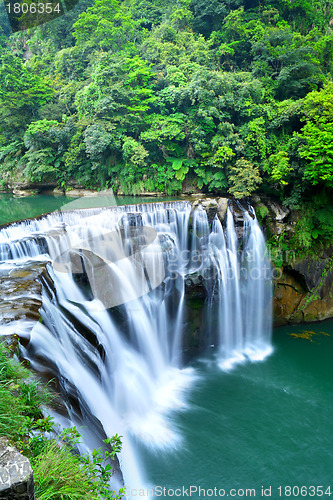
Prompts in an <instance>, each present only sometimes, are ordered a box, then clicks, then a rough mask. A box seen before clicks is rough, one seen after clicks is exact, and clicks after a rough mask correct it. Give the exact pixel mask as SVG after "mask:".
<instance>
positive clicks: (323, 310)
mask: <svg viewBox="0 0 333 500" xmlns="http://www.w3.org/2000/svg"><path fill="white" fill-rule="evenodd" d="M274 288H275V291H274V298H273V311H274V321H275V325H277V326H278V325H284V324H288V323H301V322H303V321H309V322H311V321H321V320H323V319H328V318H331V317H333V269H332V261H331V259H330V258H329V257H327V258H323V259H317V260H314V259H303V260H298V261H296V262H294V263H291V264H289V265H288V266H285V267H284V268H282V270H281V273H280V276H279V277H278V279H277V280H276V281H275V287H274Z"/></svg>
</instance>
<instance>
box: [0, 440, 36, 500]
mask: <svg viewBox="0 0 333 500" xmlns="http://www.w3.org/2000/svg"><path fill="white" fill-rule="evenodd" d="M5 499H6V500H34V499H35V493H34V480H33V475H32V468H31V465H30V462H29V460H28V459H27V458H26V457H24V456H23V455H21V454H20V453H19V452H18V450H17V449H16V448H14V447H13V446H11V445H10V444H9V442H8V441H7V440H6V439H4V438H0V500H5Z"/></svg>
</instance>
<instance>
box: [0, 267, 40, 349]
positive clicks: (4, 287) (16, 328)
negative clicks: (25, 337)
mask: <svg viewBox="0 0 333 500" xmlns="http://www.w3.org/2000/svg"><path fill="white" fill-rule="evenodd" d="M44 275H45V276H44ZM46 276H47V271H46V263H45V262H40V263H38V262H37V263H36V262H34V263H30V264H25V265H24V266H17V267H14V268H12V269H10V270H9V271H8V273H7V274H2V275H1V276H0V328H1V333H4V339H3V340H4V341H5V343H6V344H7V346H8V347H9V349H10V350H12V351H14V350H15V348H16V346H17V342H18V338H17V335H18V334H19V332H20V326H21V325H22V323H24V324H26V325H29V328H28V329H27V331H28V330H30V329H31V328H32V327H33V325H34V322H35V321H38V320H39V318H40V314H39V310H40V308H41V307H42V297H41V294H42V285H41V282H40V280H41V279H42V277H44V278H45V277H46ZM7 327H9V328H8V329H7Z"/></svg>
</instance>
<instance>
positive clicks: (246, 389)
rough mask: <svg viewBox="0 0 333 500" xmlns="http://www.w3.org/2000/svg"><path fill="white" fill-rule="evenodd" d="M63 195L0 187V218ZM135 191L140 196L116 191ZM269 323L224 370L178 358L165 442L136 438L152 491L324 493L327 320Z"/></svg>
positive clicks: (331, 406) (332, 438) (332, 430)
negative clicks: (269, 332)
mask: <svg viewBox="0 0 333 500" xmlns="http://www.w3.org/2000/svg"><path fill="white" fill-rule="evenodd" d="M68 201H69V200H68V199H67V198H65V197H46V196H35V197H32V198H13V197H11V196H9V195H3V196H1V197H0V223H2V224H4V223H6V222H10V221H13V220H18V219H22V218H29V217H35V216H37V215H39V214H41V213H45V212H50V211H53V210H57V209H58V208H60V207H61V206H62V205H63V204H64V203H65V202H68ZM138 201H140V202H141V201H146V200H141V199H138V198H135V199H132V200H131V199H126V200H124V199H122V202H123V203H131V202H134V203H137V202H138ZM149 201H152V200H151V199H149ZM154 201H157V200H155V199H154ZM118 203H119V204H120V203H121V201H119V200H118ZM273 333H274V334H273V352H272V354H271V355H270V356H269V357H266V358H265V359H264V361H261V362H249V361H245V362H244V363H241V364H238V365H236V366H235V367H234V368H233V369H232V370H229V371H223V370H221V369H220V368H219V367H218V365H217V364H216V363H215V356H216V352H214V350H213V348H212V350H211V352H210V353H208V354H206V355H205V356H203V357H200V358H199V359H196V360H195V361H192V362H191V364H190V366H188V367H187V368H186V370H190V372H189V373H190V375H189V377H190V378H191V380H192V383H191V384H190V385H189V387H188V388H187V389H186V391H185V394H183V395H182V404H181V405H180V409H178V410H175V411H172V412H171V413H169V414H168V415H167V416H166V420H165V423H166V424H167V425H166V426H165V429H164V432H165V435H166V440H167V439H168V435H167V432H168V429H172V438H170V441H169V443H168V445H169V446H166V447H165V448H164V449H163V447H156V446H155V445H154V444H152V445H149V442H148V441H146V442H145V444H143V442H142V440H140V439H137V442H136V444H135V448H136V456H139V457H140V463H141V467H140V468H141V469H142V470H144V471H145V474H144V475H145V480H146V482H147V483H146V484H151V485H153V486H152V488H153V490H152V492H151V493H154V494H155V496H157V497H158V496H162V497H163V496H164V497H167V498H171V497H172V496H178V497H182V498H187V497H188V496H190V497H191V498H196V499H198V498H208V497H223V496H229V497H233V498H244V497H250V496H252V497H264V496H269V497H270V498H276V499H278V498H288V497H289V498H298V497H301V496H306V495H307V496H309V497H310V496H312V497H316V498H317V497H319V496H323V497H324V498H327V497H328V496H330V495H331V494H333V480H332V463H333V419H332V414H333V398H332V366H333V363H332V361H333V359H332V358H333V340H332V334H333V321H331V320H330V321H326V322H323V323H316V324H311V325H297V326H288V327H283V328H279V329H275V330H274V332H273ZM163 397H164V395H163V394H162V399H163ZM134 439H135V438H134ZM126 486H127V491H128V493H129V496H132V497H133V498H135V497H140V496H141V497H142V495H143V493H146V492H145V491H143V490H139V489H138V485H137V484H135V485H134V484H130V483H128V484H127V485H126ZM302 486H303V489H301V488H302ZM146 487H147V486H146ZM329 487H330V488H331V489H330V490H329V489H328V488H329ZM134 488H135V489H134ZM154 488H155V489H154ZM164 488H165V489H164ZM199 488H201V490H200V489H199ZM321 492H322V493H323V495H321Z"/></svg>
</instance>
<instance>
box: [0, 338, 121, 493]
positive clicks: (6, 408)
mask: <svg viewBox="0 0 333 500" xmlns="http://www.w3.org/2000/svg"><path fill="white" fill-rule="evenodd" d="M30 376H31V374H30V372H29V371H28V370H27V369H25V368H23V367H22V365H20V364H19V363H17V362H13V361H12V360H11V359H9V358H8V352H7V349H6V347H5V346H4V344H3V343H0V436H5V437H6V438H8V439H10V440H11V441H12V442H13V443H14V444H15V445H16V447H17V448H18V449H19V450H20V451H21V452H23V453H24V454H25V455H26V456H27V457H28V458H29V459H30V462H31V465H32V468H33V471H34V482H35V493H36V498H37V499H38V500H52V499H53V500H60V499H62V500H74V499H75V500H79V499H82V500H85V499H86V498H87V495H88V498H89V499H91V500H100V499H101V498H103V499H109V500H116V499H120V498H122V497H123V493H122V491H120V492H119V494H116V493H115V492H113V491H111V490H110V487H109V482H110V479H111V476H112V467H111V464H110V460H111V461H112V460H113V459H114V458H115V455H116V453H118V452H119V451H120V450H121V436H118V435H117V434H116V435H115V436H113V437H112V438H108V439H106V440H105V441H104V443H105V448H103V449H101V448H98V449H95V450H94V451H93V452H92V454H91V455H83V456H80V455H79V454H78V452H77V443H78V441H79V438H80V434H79V433H78V431H77V430H76V428H72V429H68V430H65V431H64V432H63V433H62V434H61V435H60V437H59V439H50V438H48V437H47V435H48V433H50V432H53V431H54V430H55V429H54V422H53V419H52V418H51V417H50V416H48V417H43V414H42V410H41V407H42V406H45V405H46V404H48V403H50V401H51V398H52V396H51V393H50V391H49V390H48V389H47V387H43V386H42V385H41V384H39V383H38V382H37V381H32V382H27V381H26V380H27V379H28V378H29V377H30Z"/></svg>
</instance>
